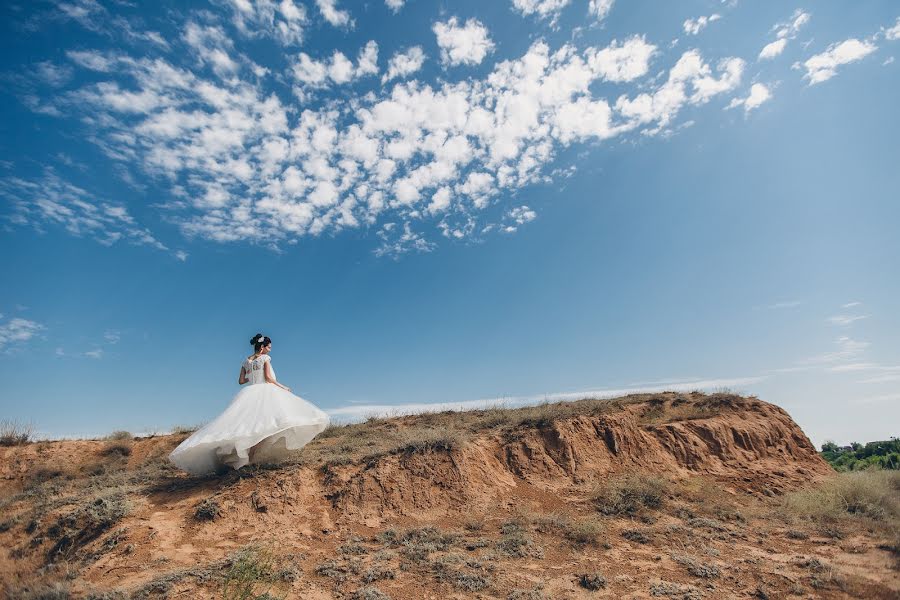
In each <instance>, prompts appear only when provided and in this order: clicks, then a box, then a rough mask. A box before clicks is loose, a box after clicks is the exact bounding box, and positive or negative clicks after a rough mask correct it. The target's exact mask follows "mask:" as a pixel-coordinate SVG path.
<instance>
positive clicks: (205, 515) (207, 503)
mask: <svg viewBox="0 0 900 600" xmlns="http://www.w3.org/2000/svg"><path fill="white" fill-rule="evenodd" d="M221 516H222V508H221V507H220V506H219V503H218V502H216V501H215V500H213V499H212V498H207V499H205V500H203V501H202V502H200V504H198V505H197V508H196V509H195V510H194V518H195V519H197V520H198V521H215V520H216V519H217V518H219V517H221Z"/></svg>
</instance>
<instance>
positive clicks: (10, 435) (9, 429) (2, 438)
mask: <svg viewBox="0 0 900 600" xmlns="http://www.w3.org/2000/svg"><path fill="white" fill-rule="evenodd" d="M33 434H34V426H33V425H32V424H30V423H22V422H20V421H13V420H10V419H3V420H2V421H0V446H21V445H23V444H27V443H28V442H30V441H31V436H32V435H33Z"/></svg>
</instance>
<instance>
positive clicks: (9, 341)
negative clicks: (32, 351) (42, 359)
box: [0, 315, 44, 351]
mask: <svg viewBox="0 0 900 600" xmlns="http://www.w3.org/2000/svg"><path fill="white" fill-rule="evenodd" d="M0 318H2V315H0ZM43 330H44V326H43V325H41V324H40V323H37V322H35V321H30V320H28V319H20V318H13V319H10V320H9V321H7V322H6V323H0V350H3V351H5V350H7V347H10V348H9V350H13V351H14V350H15V349H16V345H17V344H21V343H23V342H27V341H28V340H30V339H31V338H33V337H34V336H36V335H37V334H38V333H40V332H41V331H43Z"/></svg>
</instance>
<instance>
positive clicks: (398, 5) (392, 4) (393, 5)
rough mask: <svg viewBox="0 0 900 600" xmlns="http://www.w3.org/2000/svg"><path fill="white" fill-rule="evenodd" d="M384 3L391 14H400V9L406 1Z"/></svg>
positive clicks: (386, 0) (396, 0)
mask: <svg viewBox="0 0 900 600" xmlns="http://www.w3.org/2000/svg"><path fill="white" fill-rule="evenodd" d="M384 3H385V4H386V5H387V7H388V8H389V9H391V11H392V12H395V13H398V12H400V9H401V8H403V5H404V4H405V3H406V0H384Z"/></svg>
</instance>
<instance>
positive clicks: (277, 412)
mask: <svg viewBox="0 0 900 600" xmlns="http://www.w3.org/2000/svg"><path fill="white" fill-rule="evenodd" d="M250 343H251V344H253V347H254V353H253V355H252V356H249V357H247V359H246V360H245V361H244V362H243V364H242V365H241V374H240V376H239V377H238V383H239V384H240V385H244V384H245V383H249V384H250V385H248V386H247V387H245V388H243V389H242V390H240V391H239V392H238V393H237V394H236V395H235V396H234V398H233V399H232V400H231V404H229V405H228V408H226V409H225V412H223V413H222V414H221V415H219V416H218V417H216V418H215V419H214V420H213V421H210V422H209V423H207V424H206V425H204V426H203V427H201V428H200V429H198V430H197V431H195V432H194V433H193V434H192V435H191V436H190V437H189V438H187V439H186V440H184V441H183V442H181V444H179V445H178V447H177V448H175V450H173V451H172V453H171V454H170V455H169V460H171V461H172V462H173V463H175V464H176V465H177V466H178V467H180V468H182V469H184V470H185V471H187V472H188V473H192V474H194V475H202V474H206V473H211V472H213V471H216V470H217V469H219V468H220V467H222V466H223V465H225V466H229V467H232V468H234V469H240V468H241V467H243V466H244V465H246V464H249V463H268V462H276V461H278V460H279V459H282V458H284V457H286V456H287V455H288V453H289V451H290V450H296V449H297V448H301V447H303V446H304V445H306V444H307V443H308V442H309V441H310V440H312V439H313V438H314V437H316V435H317V434H318V433H319V432H321V431H322V430H324V429H325V427H327V426H328V415H327V414H326V413H325V412H323V411H322V410H320V409H319V408H318V407H316V406H314V405H313V404H311V403H309V402H307V401H306V400H304V399H303V398H300V397H298V396H295V395H294V394H292V393H291V390H290V388H288V387H285V386H283V385H281V384H280V383H278V381H277V380H276V379H275V371H274V370H273V369H272V364H271V357H270V356H269V353H270V352H271V351H272V340H271V339H270V338H268V337H267V336H264V335H262V334H256V335H255V336H253V338H252V339H251V340H250Z"/></svg>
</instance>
